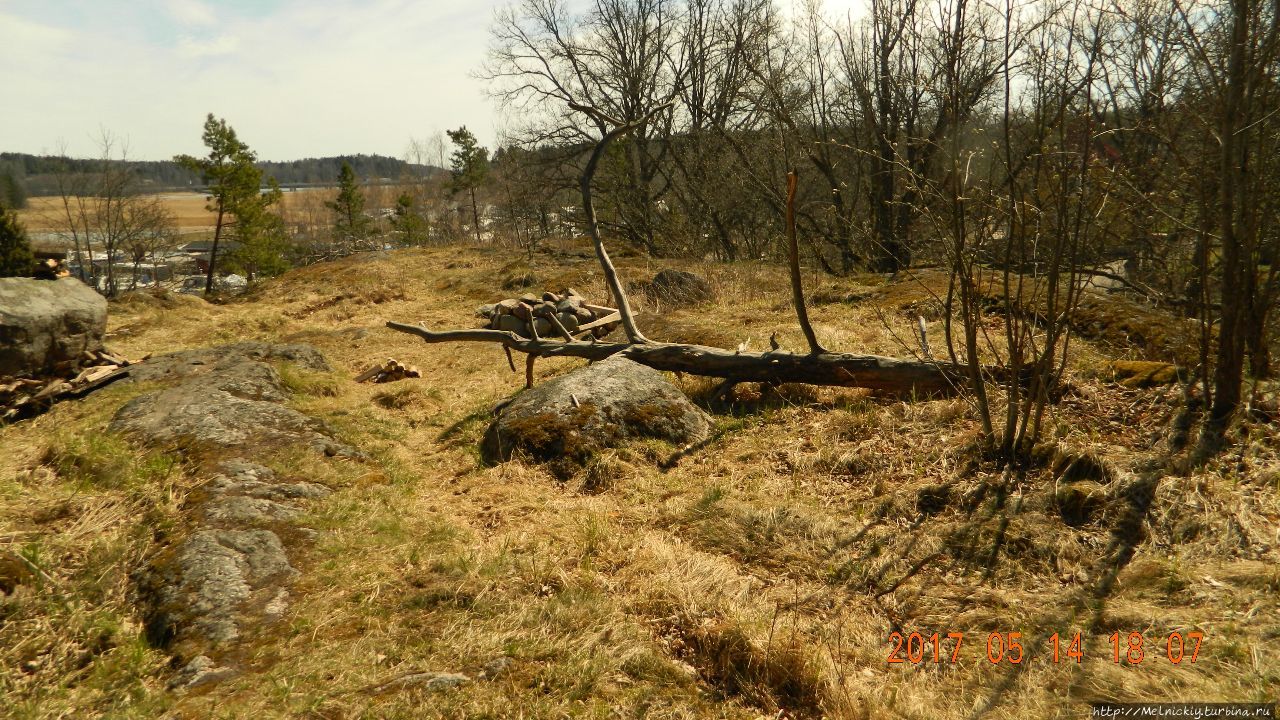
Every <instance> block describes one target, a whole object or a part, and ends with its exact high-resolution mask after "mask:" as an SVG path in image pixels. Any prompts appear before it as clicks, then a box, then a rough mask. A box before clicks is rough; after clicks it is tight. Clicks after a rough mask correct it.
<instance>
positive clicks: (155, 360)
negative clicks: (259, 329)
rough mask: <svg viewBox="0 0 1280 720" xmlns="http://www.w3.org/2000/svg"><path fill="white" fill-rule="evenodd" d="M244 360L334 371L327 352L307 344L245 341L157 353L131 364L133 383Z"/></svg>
mask: <svg viewBox="0 0 1280 720" xmlns="http://www.w3.org/2000/svg"><path fill="white" fill-rule="evenodd" d="M243 360H259V361H265V360H283V361H285V362H290V363H293V364H294V365H297V366H299V367H303V368H306V369H308V370H331V369H332V368H330V367H329V363H328V361H326V360H325V359H324V355H321V354H320V351H319V350H316V349H315V347H313V346H311V345H306V344H296V345H275V344H272V343H263V342H241V343H232V344H230V345H216V346H213V347H205V348H195V349H193V350H182V351H180V352H174V353H168V354H165V355H157V356H155V357H152V358H149V359H147V360H144V361H142V362H139V363H134V364H133V365H130V366H129V380H130V381H131V382H147V381H152V380H178V379H185V378H189V377H194V376H198V375H204V374H207V373H209V372H210V371H212V370H213V369H215V368H219V367H222V368H225V367H227V366H230V365H233V364H234V363H235V362H237V361H243Z"/></svg>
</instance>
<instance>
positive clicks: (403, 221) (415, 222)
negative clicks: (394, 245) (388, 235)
mask: <svg viewBox="0 0 1280 720" xmlns="http://www.w3.org/2000/svg"><path fill="white" fill-rule="evenodd" d="M395 213H396V214H395V218H394V219H393V220H392V221H391V222H392V226H393V227H394V228H395V231H396V232H397V233H399V234H400V241H401V242H402V243H404V244H405V245H420V244H422V242H423V241H425V240H426V239H427V230H428V224H427V219H426V218H425V217H423V216H422V213H420V212H418V209H417V208H416V207H415V203H414V201H413V195H410V194H409V193H407V192H403V193H400V197H398V198H396V209H395Z"/></svg>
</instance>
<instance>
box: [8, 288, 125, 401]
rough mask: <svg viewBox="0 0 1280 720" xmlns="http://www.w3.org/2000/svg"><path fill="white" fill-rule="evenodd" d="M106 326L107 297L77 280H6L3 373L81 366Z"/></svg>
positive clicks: (58, 370)
mask: <svg viewBox="0 0 1280 720" xmlns="http://www.w3.org/2000/svg"><path fill="white" fill-rule="evenodd" d="M106 329H107V300H106V298H104V297H102V296H101V295H99V294H98V293H97V292H95V291H94V290H93V289H92V288H90V287H89V286H88V285H85V284H84V283H82V282H80V281H79V280H76V279H75V278H69V277H68V278H62V279H61V280H35V279H32V278H0V376H4V375H11V376H24V375H25V376H32V375H47V374H51V373H65V372H68V371H71V370H75V369H78V368H79V366H80V363H81V359H82V358H81V356H82V355H83V354H84V353H85V352H86V351H89V352H93V351H97V350H101V349H102V335H103V333H105V332H106Z"/></svg>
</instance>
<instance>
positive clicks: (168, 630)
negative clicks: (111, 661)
mask: <svg viewBox="0 0 1280 720" xmlns="http://www.w3.org/2000/svg"><path fill="white" fill-rule="evenodd" d="M297 575H298V572H297V571H296V570H294V569H293V566H292V565H290V564H289V558H288V556H287V555H286V554H285V550H284V546H283V545H282V544H281V543H280V538H279V537H278V536H277V535H276V534H275V533H273V532H271V531H269V530H199V531H196V532H194V533H192V534H191V535H190V536H189V537H188V538H187V539H186V540H185V541H183V542H182V544H181V545H180V546H179V548H178V550H177V551H176V552H175V553H173V555H172V556H171V557H170V558H168V559H167V560H164V561H161V562H160V563H158V564H157V565H156V566H155V567H154V568H153V570H152V574H151V576H150V577H149V578H148V579H147V582H146V583H144V593H145V594H149V595H151V596H152V617H151V618H150V620H149V622H148V627H149V630H148V634H149V636H150V638H151V639H152V641H153V642H158V643H160V644H164V645H168V644H171V643H180V644H185V645H190V644H194V645H195V646H196V647H200V648H207V647H209V646H214V647H216V646H219V645H223V644H225V643H228V642H230V641H232V640H235V639H236V638H238V637H240V634H241V625H242V622H243V620H242V615H243V614H244V613H245V611H246V610H248V607H247V606H250V605H252V604H253V603H254V601H255V600H257V601H258V602H259V603H261V604H264V605H265V604H267V603H269V602H270V601H271V600H272V599H274V598H275V596H276V594H277V592H278V589H279V588H278V586H279V585H281V584H283V583H285V582H289V581H291V580H293V579H294V578H296V577H297Z"/></svg>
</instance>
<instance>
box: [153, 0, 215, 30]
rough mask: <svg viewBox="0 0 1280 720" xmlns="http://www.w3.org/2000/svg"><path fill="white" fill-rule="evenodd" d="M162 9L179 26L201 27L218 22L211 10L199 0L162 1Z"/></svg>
mask: <svg viewBox="0 0 1280 720" xmlns="http://www.w3.org/2000/svg"><path fill="white" fill-rule="evenodd" d="M164 9H165V11H166V12H168V13H169V16H170V17H172V18H173V19H174V20H176V21H177V22H178V23H179V24H180V25H187V26H192V25H194V26H201V27H203V26H210V25H215V24H217V22H218V18H217V16H216V15H214V12H213V8H211V7H209V6H208V5H206V4H205V3H203V2H200V0H164Z"/></svg>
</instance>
